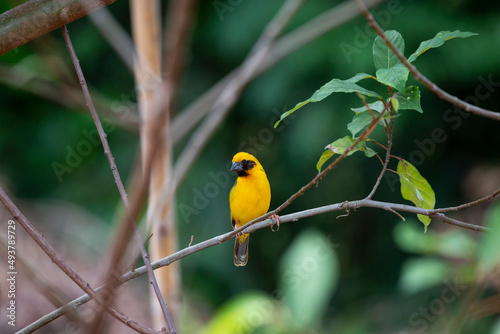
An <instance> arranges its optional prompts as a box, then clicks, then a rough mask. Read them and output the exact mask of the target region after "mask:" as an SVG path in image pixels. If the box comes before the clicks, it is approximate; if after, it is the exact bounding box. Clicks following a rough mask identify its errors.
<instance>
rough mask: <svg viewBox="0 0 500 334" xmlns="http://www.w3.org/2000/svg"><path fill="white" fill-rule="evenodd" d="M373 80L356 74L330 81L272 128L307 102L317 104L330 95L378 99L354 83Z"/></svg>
mask: <svg viewBox="0 0 500 334" xmlns="http://www.w3.org/2000/svg"><path fill="white" fill-rule="evenodd" d="M366 78H373V76H371V75H369V74H366V73H358V74H356V75H355V76H353V77H352V78H350V79H347V80H340V79H332V80H330V81H329V82H327V83H326V84H324V85H323V86H322V87H321V88H320V89H318V90H317V91H315V92H314V94H313V95H312V96H311V97H310V98H308V99H307V100H305V101H302V102H300V103H298V104H297V105H296V106H295V107H294V108H293V109H291V110H289V111H287V112H285V113H283V114H282V115H281V117H280V119H279V120H278V121H277V122H276V123H275V124H274V127H277V126H278V124H279V123H280V122H281V121H282V120H283V119H284V118H285V117H287V116H288V115H290V114H291V113H293V112H295V111H296V110H297V109H300V108H302V107H303V106H305V105H306V104H308V103H309V102H319V101H321V100H323V99H324V98H326V97H328V96H330V95H331V94H332V93H359V94H361V95H365V96H370V97H377V98H380V95H379V94H378V93H376V92H373V91H371V90H367V89H365V88H363V87H361V86H359V85H357V84H356V82H358V81H360V80H362V79H366Z"/></svg>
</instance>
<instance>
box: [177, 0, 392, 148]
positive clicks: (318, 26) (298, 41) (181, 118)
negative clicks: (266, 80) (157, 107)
mask: <svg viewBox="0 0 500 334" xmlns="http://www.w3.org/2000/svg"><path fill="white" fill-rule="evenodd" d="M383 1H384V0H368V1H367V5H368V6H369V7H373V6H375V5H378V4H380V3H382V2H383ZM359 13H360V11H359V8H358V7H357V6H356V4H354V3H352V2H350V1H344V2H342V3H340V4H339V5H337V6H335V7H334V8H332V9H330V10H329V11H327V12H325V13H323V14H320V15H318V16H317V17H316V18H314V19H312V20H310V21H309V22H307V23H305V24H303V25H302V26H300V27H299V28H297V29H295V30H293V31H291V32H290V33H288V34H286V35H285V36H283V37H281V38H279V39H278V40H277V41H276V43H274V44H273V45H272V46H271V50H270V52H269V54H268V55H266V57H265V58H264V60H263V62H262V63H261V64H260V65H259V67H258V68H257V69H256V70H255V72H254V73H253V74H252V76H251V79H254V78H256V77H257V76H259V75H260V74H262V73H263V72H265V71H266V70H268V69H269V68H270V67H271V66H273V65H274V64H276V63H277V62H279V61H280V60H282V59H283V58H285V57H286V56H288V55H290V54H291V53H293V52H294V51H296V50H298V49H300V48H301V47H303V46H305V45H307V44H309V43H311V42H312V41H314V40H315V39H317V38H319V37H320V36H322V35H323V34H325V33H327V32H328V31H330V30H332V29H334V28H336V27H339V26H341V25H342V24H344V23H347V22H349V21H350V20H352V19H354V18H355V17H356V16H358V14H359ZM242 66H243V65H241V66H239V67H238V68H236V69H234V70H233V71H232V72H231V73H229V74H228V75H226V76H225V77H224V78H223V79H221V80H220V81H219V82H217V83H216V84H215V85H213V86H212V87H211V88H210V89H209V90H208V91H207V92H206V93H205V94H203V95H202V96H200V97H199V98H198V99H197V100H196V101H194V102H193V103H191V104H190V105H189V106H188V107H186V108H185V109H184V110H183V111H182V112H181V113H179V115H177V117H176V118H175V119H174V120H173V122H172V124H173V129H174V141H175V142H178V141H179V140H180V139H181V138H183V137H184V136H185V135H186V134H187V133H188V132H189V131H190V130H192V129H193V128H194V127H195V126H196V124H198V122H200V120H202V119H203V117H205V116H206V115H207V114H208V113H209V112H211V110H212V109H211V106H213V105H214V103H215V101H216V100H217V98H218V97H219V96H220V94H221V92H222V91H223V90H224V89H225V87H226V86H227V85H228V84H229V83H230V82H231V81H232V80H233V79H234V78H235V77H236V76H237V75H238V73H239V72H240V70H241V68H242Z"/></svg>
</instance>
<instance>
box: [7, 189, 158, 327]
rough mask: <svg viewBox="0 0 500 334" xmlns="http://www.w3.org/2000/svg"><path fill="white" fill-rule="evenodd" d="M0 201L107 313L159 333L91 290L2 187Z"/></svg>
mask: <svg viewBox="0 0 500 334" xmlns="http://www.w3.org/2000/svg"><path fill="white" fill-rule="evenodd" d="M0 201H2V203H3V204H4V205H5V207H6V208H7V209H8V210H9V211H10V212H11V214H12V216H13V217H14V219H15V220H16V221H18V222H19V224H21V226H22V227H23V228H24V229H25V230H26V232H27V233H28V234H29V235H30V237H31V238H32V239H33V240H34V241H35V242H36V243H37V244H38V246H40V248H41V249H42V250H43V251H44V252H45V254H47V255H48V256H49V257H50V259H51V260H52V262H54V263H55V264H56V265H57V266H58V267H59V268H60V269H61V270H62V271H63V272H64V273H65V274H66V275H67V276H68V277H69V278H70V279H71V280H72V281H73V282H75V283H76V285H78V287H80V288H81V289H82V290H83V291H85V292H86V293H87V295H89V296H90V297H92V299H95V300H96V301H97V302H98V303H99V304H100V305H102V306H103V307H104V308H105V309H106V311H108V312H109V313H110V314H111V315H112V316H114V317H115V318H116V319H118V320H120V321H121V322H122V323H123V324H125V325H126V326H128V327H130V328H133V329H135V330H136V331H138V332H140V333H157V332H156V331H154V330H152V329H150V328H147V327H145V326H143V325H141V324H139V323H137V322H136V321H134V320H132V319H130V318H129V317H127V316H126V315H124V314H123V313H120V312H118V311H117V310H116V309H115V308H113V307H112V306H110V305H107V304H105V303H103V300H102V297H101V296H100V295H99V294H97V293H96V291H95V290H94V289H92V288H91V286H90V284H89V283H87V282H86V281H85V280H84V279H83V278H82V277H81V276H80V275H78V273H77V272H76V271H74V270H73V269H72V268H71V267H70V266H69V265H68V264H67V263H66V261H64V259H63V258H62V257H61V256H60V255H59V253H57V252H56V251H55V249H54V248H52V246H51V245H50V244H49V243H48V242H47V241H46V240H45V238H44V237H43V236H42V234H41V233H40V232H38V231H37V229H35V227H33V225H32V224H31V223H30V222H29V220H28V219H27V218H26V217H25V216H24V215H23V214H22V213H21V211H19V209H18V208H17V207H16V205H15V204H14V203H13V202H12V200H11V199H10V198H9V196H7V194H6V193H5V191H4V190H3V189H2V188H1V187H0Z"/></svg>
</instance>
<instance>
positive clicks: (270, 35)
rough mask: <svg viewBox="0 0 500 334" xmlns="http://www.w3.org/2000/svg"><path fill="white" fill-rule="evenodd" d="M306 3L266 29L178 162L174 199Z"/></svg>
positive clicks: (296, 1) (295, 1)
mask: <svg viewBox="0 0 500 334" xmlns="http://www.w3.org/2000/svg"><path fill="white" fill-rule="evenodd" d="M303 2H304V0H288V1H286V2H285V4H284V5H283V6H282V8H281V9H280V11H279V12H278V13H277V14H276V16H275V17H274V18H273V20H272V21H271V22H270V23H269V24H268V25H267V27H266V28H265V29H264V32H263V33H262V35H261V36H260V37H259V39H258V40H257V42H256V43H255V45H254V47H253V48H252V50H251V51H250V53H249V55H248V56H247V58H246V59H245V61H244V63H243V65H242V66H241V67H240V69H239V71H238V74H237V75H236V76H235V77H234V78H232V80H231V81H230V82H229V83H228V84H227V85H226V86H225V88H224V89H223V90H222V92H221V94H220V95H219V97H218V98H217V100H216V102H215V103H214V105H213V107H212V111H211V112H210V116H208V118H207V119H206V120H205V121H204V122H203V124H202V125H200V128H199V130H197V131H196V132H195V133H194V134H193V135H192V136H191V138H190V140H189V141H188V143H187V144H186V147H185V148H184V149H183V151H182V153H181V154H180V156H179V158H178V159H177V163H176V164H175V166H174V174H173V182H172V187H171V189H170V196H171V195H172V194H174V193H175V192H176V190H177V188H178V187H179V184H180V183H181V182H182V180H183V179H184V178H185V176H186V175H187V173H188V171H189V169H190V167H191V166H192V165H193V163H194V162H195V160H196V158H197V157H198V156H199V154H200V152H201V150H202V149H203V147H204V146H205V145H206V144H207V142H208V139H210V137H211V136H212V135H213V134H214V133H215V131H216V130H217V128H218V127H219V125H220V124H221V123H222V121H223V120H224V118H225V117H226V115H227V113H228V112H229V111H230V110H231V108H232V107H233V106H234V104H235V103H236V102H237V100H238V98H239V96H240V95H241V93H242V92H243V89H244V88H245V87H246V85H247V84H248V83H249V82H250V81H251V80H252V78H253V77H254V74H255V72H256V71H257V70H258V69H259V68H260V67H261V64H262V62H263V61H264V59H265V58H266V57H267V55H268V54H269V52H270V50H271V47H272V45H273V43H274V42H275V40H276V38H277V37H278V35H279V34H280V33H281V31H282V30H283V29H284V28H285V26H286V24H287V23H288V22H289V21H290V19H291V18H292V17H293V15H294V14H295V13H296V12H297V10H298V9H299V7H300V5H301V4H302V3H303ZM174 128H175V126H174ZM167 196H168V194H167ZM167 196H165V197H167Z"/></svg>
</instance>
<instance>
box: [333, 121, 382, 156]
mask: <svg viewBox="0 0 500 334" xmlns="http://www.w3.org/2000/svg"><path fill="white" fill-rule="evenodd" d="M372 120H373V117H372V115H371V114H370V112H369V111H364V112H362V113H359V114H357V115H355V116H354V117H353V119H352V121H351V122H350V123H348V124H347V130H349V131H350V132H351V133H352V137H353V138H356V137H357V136H356V135H357V134H358V133H360V132H361V131H363V129H364V128H366V127H367V126H368V125H369V124H370V123H371V122H372ZM332 153H333V152H332Z"/></svg>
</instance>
